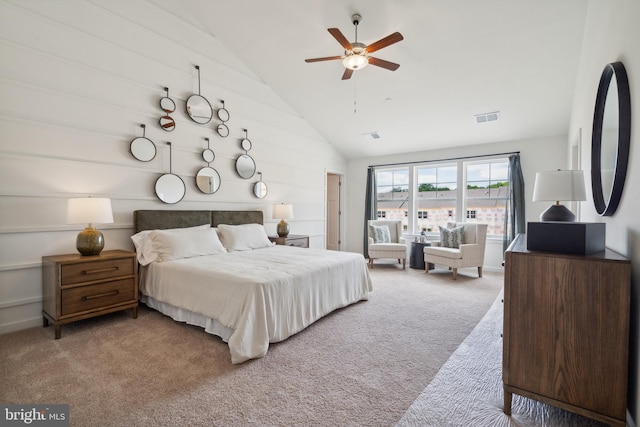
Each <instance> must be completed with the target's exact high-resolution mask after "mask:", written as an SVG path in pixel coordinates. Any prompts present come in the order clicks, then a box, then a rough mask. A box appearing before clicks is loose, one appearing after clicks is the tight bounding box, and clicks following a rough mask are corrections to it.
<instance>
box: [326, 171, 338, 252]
mask: <svg viewBox="0 0 640 427" xmlns="http://www.w3.org/2000/svg"><path fill="white" fill-rule="evenodd" d="M340 184H341V182H340V175H336V174H333V173H328V174H327V249H329V250H333V251H337V250H339V249H340Z"/></svg>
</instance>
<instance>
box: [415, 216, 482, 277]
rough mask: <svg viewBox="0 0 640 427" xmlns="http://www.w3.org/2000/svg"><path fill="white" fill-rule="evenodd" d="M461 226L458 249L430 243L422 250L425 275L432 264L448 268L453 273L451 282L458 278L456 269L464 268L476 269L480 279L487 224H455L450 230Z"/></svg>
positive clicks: (438, 243)
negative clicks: (460, 238) (461, 232)
mask: <svg viewBox="0 0 640 427" xmlns="http://www.w3.org/2000/svg"><path fill="white" fill-rule="evenodd" d="M451 225H453V224H451ZM461 226H464V229H463V240H462V244H461V245H460V246H459V248H447V247H443V246H442V244H441V242H431V246H426V247H425V248H424V264H425V271H426V272H427V273H428V272H429V263H433V264H440V265H445V266H447V267H449V268H450V269H451V270H452V271H453V280H456V279H457V278H458V268H464V267H478V277H482V264H484V248H485V244H486V242H487V224H475V223H471V222H457V223H455V226H453V227H452V226H450V228H458V227H461Z"/></svg>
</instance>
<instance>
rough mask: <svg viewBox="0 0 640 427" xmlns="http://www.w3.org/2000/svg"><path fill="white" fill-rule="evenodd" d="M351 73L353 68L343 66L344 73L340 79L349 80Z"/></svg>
mask: <svg viewBox="0 0 640 427" xmlns="http://www.w3.org/2000/svg"><path fill="white" fill-rule="evenodd" d="M352 74H353V70H352V69H351V68H345V69H344V74H343V75H342V80H349V79H350V78H351V75H352Z"/></svg>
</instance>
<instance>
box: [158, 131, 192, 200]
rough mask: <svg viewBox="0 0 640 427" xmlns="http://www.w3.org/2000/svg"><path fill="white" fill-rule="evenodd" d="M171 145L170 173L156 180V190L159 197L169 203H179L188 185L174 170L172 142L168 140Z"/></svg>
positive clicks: (168, 144) (169, 145)
mask: <svg viewBox="0 0 640 427" xmlns="http://www.w3.org/2000/svg"><path fill="white" fill-rule="evenodd" d="M167 146H168V147H169V173H165V174H162V175H160V176H159V177H158V179H157V180H156V185H155V190H156V196H157V197H158V199H160V200H162V201H163V202H165V203H167V204H174V203H178V202H179V201H180V200H182V198H183V197H184V195H185V193H186V191H187V187H186V186H185V185H184V181H183V180H182V178H180V177H179V176H178V175H176V174H174V173H173V172H172V169H171V168H172V162H173V160H172V149H171V143H170V142H167Z"/></svg>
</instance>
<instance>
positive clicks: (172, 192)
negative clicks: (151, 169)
mask: <svg viewBox="0 0 640 427" xmlns="http://www.w3.org/2000/svg"><path fill="white" fill-rule="evenodd" d="M185 191H186V187H185V185H184V181H183V180H182V178H180V177H179V176H178V175H174V174H172V173H165V174H164V175H161V176H160V178H158V179H157V180H156V196H158V199H160V200H162V201H163V202H165V203H169V204H172V203H178V202H179V201H180V200H182V198H183V197H184V194H185Z"/></svg>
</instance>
